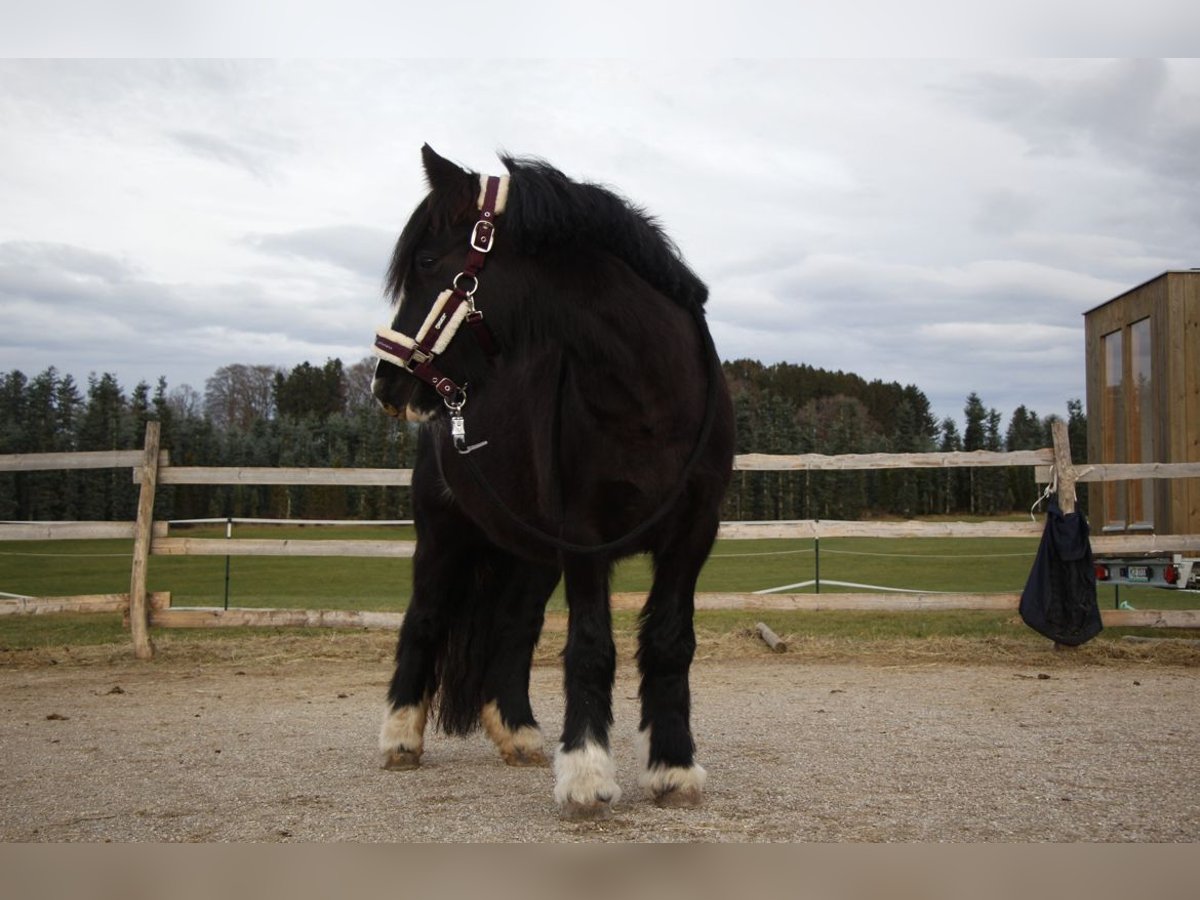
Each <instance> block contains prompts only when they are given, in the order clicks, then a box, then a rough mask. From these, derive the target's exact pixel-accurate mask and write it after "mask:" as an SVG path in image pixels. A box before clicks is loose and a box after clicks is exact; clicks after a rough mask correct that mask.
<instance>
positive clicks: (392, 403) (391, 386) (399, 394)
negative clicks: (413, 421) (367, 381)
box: [371, 360, 413, 418]
mask: <svg viewBox="0 0 1200 900" xmlns="http://www.w3.org/2000/svg"><path fill="white" fill-rule="evenodd" d="M412 389H413V385H412V383H411V379H410V377H409V375H408V374H407V373H406V372H404V371H403V370H402V369H400V368H399V367H398V366H394V365H392V364H391V363H389V362H384V361H383V360H379V362H377V363H376V365H375V376H374V377H373V378H372V379H371V395H372V396H373V397H374V398H375V401H376V402H377V403H378V404H379V405H380V407H382V408H383V411H384V412H385V413H387V414H388V415H389V416H392V417H393V418H400V417H401V416H402V415H404V410H405V408H406V407H407V406H408V400H409V397H411V396H412Z"/></svg>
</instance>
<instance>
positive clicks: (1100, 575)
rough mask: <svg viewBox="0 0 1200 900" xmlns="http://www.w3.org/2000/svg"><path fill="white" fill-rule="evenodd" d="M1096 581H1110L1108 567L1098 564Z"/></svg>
mask: <svg viewBox="0 0 1200 900" xmlns="http://www.w3.org/2000/svg"><path fill="white" fill-rule="evenodd" d="M1096 580H1097V581H1108V566H1102V565H1100V564H1099V563H1096Z"/></svg>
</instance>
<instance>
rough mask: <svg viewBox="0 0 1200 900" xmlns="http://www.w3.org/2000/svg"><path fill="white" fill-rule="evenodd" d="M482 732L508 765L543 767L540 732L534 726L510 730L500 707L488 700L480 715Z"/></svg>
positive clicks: (544, 760)
mask: <svg viewBox="0 0 1200 900" xmlns="http://www.w3.org/2000/svg"><path fill="white" fill-rule="evenodd" d="M480 718H481V719H482V720H483V727H484V730H485V731H487V733H488V737H490V738H491V739H492V743H494V744H495V745H496V747H497V749H499V751H500V755H501V756H503V757H504V761H505V762H507V763H509V764H510V765H545V764H546V756H545V754H544V753H543V752H542V747H543V745H544V741H543V739H542V730H541V729H540V728H538V727H536V726H534V725H522V726H521V727H520V728H517V729H515V730H514V729H511V728H509V727H508V726H507V725H505V724H504V717H503V716H501V715H500V707H499V705H498V704H497V703H496V701H495V700H489V701H488V702H487V703H485V704H484V706H483V711H482V713H481V714H480Z"/></svg>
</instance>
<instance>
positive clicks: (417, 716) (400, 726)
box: [379, 698, 429, 765]
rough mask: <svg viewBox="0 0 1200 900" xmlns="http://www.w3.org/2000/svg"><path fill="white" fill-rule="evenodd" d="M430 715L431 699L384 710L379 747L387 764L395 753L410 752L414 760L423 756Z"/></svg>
mask: <svg viewBox="0 0 1200 900" xmlns="http://www.w3.org/2000/svg"><path fill="white" fill-rule="evenodd" d="M428 715H429V700H428V698H426V699H425V700H423V701H421V702H420V703H414V704H412V705H411V706H401V707H400V708H399V709H392V708H391V706H388V707H387V708H386V709H384V712H383V725H382V727H381V728H380V729H379V749H380V751H381V752H382V753H383V756H384V764H385V765H386V764H387V762H388V760H389V758H390V756H391V755H392V754H395V753H404V754H410V755H411V756H412V757H413V759H414V762H415V761H416V760H419V759H420V758H421V753H422V752H423V751H424V749H425V719H426V717H427V716H428Z"/></svg>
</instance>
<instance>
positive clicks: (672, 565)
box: [638, 517, 717, 806]
mask: <svg viewBox="0 0 1200 900" xmlns="http://www.w3.org/2000/svg"><path fill="white" fill-rule="evenodd" d="M707 518H708V517H702V518H701V520H700V521H695V520H693V521H692V523H691V524H690V528H689V532H688V533H686V534H684V535H682V536H681V537H680V538H678V539H676V540H675V541H672V543H671V545H670V546H668V547H666V548H663V549H661V550H659V551H658V552H656V553H655V554H654V562H655V574H654V584H653V586H652V587H651V589H650V596H649V598H648V599H647V601H646V606H645V608H644V609H643V610H642V615H641V629H640V632H639V635H638V669H639V671H640V672H641V676H642V681H641V688H640V691H639V693H640V695H641V700H642V718H641V724H640V726H639V733H638V748H639V755H640V756H641V765H642V771H641V775H640V777H639V782H640V784H641V785H642V788H643V789H644V790H645V791H646V793H647V795H648V796H650V797H651V798H652V799H653V800H654V801H655V802H656V803H658V804H659V805H661V806H698V805H699V804H700V802H701V799H702V797H703V794H704V783H705V779H706V775H705V771H704V769H703V768H701V767H700V766H699V765H697V764H696V761H695V749H696V748H695V743H694V741H693V739H692V729H691V721H690V720H691V689H690V687H689V684H688V672H689V670H690V668H691V664H692V656H693V655H694V654H695V650H696V637H695V631H694V630H693V626H692V614H693V611H694V605H695V590H696V579H697V577H698V576H699V574H700V568H701V566H702V565H703V564H704V560H705V558H706V557H707V555H708V551H709V550H710V549H711V547H712V543H713V539H714V538H715V537H716V532H717V522H716V519H715V517H712V521H706V519H707Z"/></svg>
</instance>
